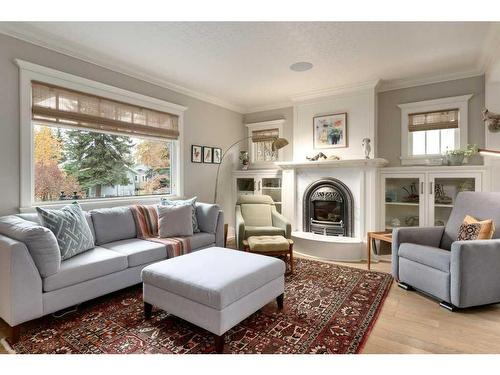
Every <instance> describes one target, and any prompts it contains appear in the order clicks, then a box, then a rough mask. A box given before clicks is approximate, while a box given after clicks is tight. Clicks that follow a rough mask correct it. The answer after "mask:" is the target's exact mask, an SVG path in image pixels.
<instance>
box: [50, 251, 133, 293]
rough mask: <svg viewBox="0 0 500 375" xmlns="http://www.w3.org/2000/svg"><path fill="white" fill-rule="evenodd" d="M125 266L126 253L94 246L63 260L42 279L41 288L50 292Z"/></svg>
mask: <svg viewBox="0 0 500 375" xmlns="http://www.w3.org/2000/svg"><path fill="white" fill-rule="evenodd" d="M127 266H128V263H127V256H126V255H123V254H120V253H118V252H116V251H113V250H109V249H105V248H102V247H95V248H93V249H92V250H89V251H86V252H84V253H81V254H78V255H76V256H74V257H73V258H71V259H68V260H65V261H63V262H62V263H61V269H60V270H59V272H58V273H56V274H55V275H52V276H49V277H46V278H45V279H44V280H43V290H44V291H45V292H50V291H53V290H57V289H61V288H65V287H67V286H71V285H75V284H79V283H82V282H84V281H87V280H92V279H96V278H98V277H101V276H106V275H109V274H111V273H114V272H118V271H122V270H124V269H126V268H127Z"/></svg>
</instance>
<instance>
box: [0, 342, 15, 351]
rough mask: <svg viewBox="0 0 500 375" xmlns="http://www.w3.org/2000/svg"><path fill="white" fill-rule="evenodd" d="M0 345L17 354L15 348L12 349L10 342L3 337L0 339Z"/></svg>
mask: <svg viewBox="0 0 500 375" xmlns="http://www.w3.org/2000/svg"><path fill="white" fill-rule="evenodd" d="M0 345H2V346H3V348H4V349H5V351H6V352H7V353H9V354H16V352H15V351H14V349H12V347H11V346H10V344H9V343H8V342H7V340H6V339H1V340H0Z"/></svg>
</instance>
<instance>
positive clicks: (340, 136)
mask: <svg viewBox="0 0 500 375" xmlns="http://www.w3.org/2000/svg"><path fill="white" fill-rule="evenodd" d="M313 136H314V148H340V147H347V113H335V114H330V115H322V116H315V117H313Z"/></svg>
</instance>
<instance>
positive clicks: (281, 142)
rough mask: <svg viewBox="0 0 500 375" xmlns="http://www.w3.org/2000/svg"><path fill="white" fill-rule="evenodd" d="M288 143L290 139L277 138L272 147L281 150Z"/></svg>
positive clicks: (274, 149)
mask: <svg viewBox="0 0 500 375" xmlns="http://www.w3.org/2000/svg"><path fill="white" fill-rule="evenodd" d="M287 144H288V141H287V140H286V139H285V138H276V139H275V140H274V141H273V144H272V145H271V149H272V150H273V151H277V150H279V149H280V148H283V147H285V146H286V145H287Z"/></svg>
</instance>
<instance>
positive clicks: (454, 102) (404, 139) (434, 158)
mask: <svg viewBox="0 0 500 375" xmlns="http://www.w3.org/2000/svg"><path fill="white" fill-rule="evenodd" d="M472 96H473V94H470V95H461V96H452V97H447V98H440V99H434V100H424V101H421V102H413V103H404V104H399V105H398V107H399V108H401V164H402V165H422V164H423V165H432V164H441V158H442V155H441V154H436V155H422V156H412V155H410V149H411V145H410V140H409V131H408V115H409V114H411V113H417V112H432V111H440V110H446V109H453V108H458V110H459V118H458V129H459V142H458V143H459V144H460V148H464V147H465V146H467V138H468V134H467V133H468V117H469V100H470V98H472Z"/></svg>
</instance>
